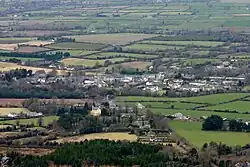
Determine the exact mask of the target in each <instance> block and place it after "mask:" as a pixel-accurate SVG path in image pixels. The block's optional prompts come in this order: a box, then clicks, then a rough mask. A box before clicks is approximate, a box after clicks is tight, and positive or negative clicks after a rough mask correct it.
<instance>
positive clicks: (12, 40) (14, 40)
mask: <svg viewBox="0 0 250 167" xmlns="http://www.w3.org/2000/svg"><path fill="white" fill-rule="evenodd" d="M32 40H34V38H11V37H10V38H0V44H17V43H24V42H28V41H32Z"/></svg>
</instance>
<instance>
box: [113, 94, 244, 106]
mask: <svg viewBox="0 0 250 167" xmlns="http://www.w3.org/2000/svg"><path fill="white" fill-rule="evenodd" d="M248 95H249V94H248V93H226V94H214V95H207V96H197V97H187V98H168V97H143V96H119V97H117V99H116V100H117V101H138V102H140V101H186V102H196V103H207V104H219V103H221V102H227V101H231V100H235V99H239V98H243V97H245V96H248Z"/></svg>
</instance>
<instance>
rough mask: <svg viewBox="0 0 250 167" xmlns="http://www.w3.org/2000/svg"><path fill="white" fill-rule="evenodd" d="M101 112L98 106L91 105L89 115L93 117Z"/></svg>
mask: <svg viewBox="0 0 250 167" xmlns="http://www.w3.org/2000/svg"><path fill="white" fill-rule="evenodd" d="M101 114H102V111H101V109H100V107H94V106H92V110H91V111H90V115H92V116H94V117H99V116H100V115H101Z"/></svg>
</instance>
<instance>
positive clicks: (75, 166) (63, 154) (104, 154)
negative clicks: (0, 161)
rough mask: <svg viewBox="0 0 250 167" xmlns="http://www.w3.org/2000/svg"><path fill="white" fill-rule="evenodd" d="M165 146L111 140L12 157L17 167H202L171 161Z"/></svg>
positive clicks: (184, 161) (65, 146) (194, 163)
mask: <svg viewBox="0 0 250 167" xmlns="http://www.w3.org/2000/svg"><path fill="white" fill-rule="evenodd" d="M162 149H163V146H162V145H149V144H142V143H137V142H132V143H130V142H121V141H117V142H115V141H109V140H94V141H85V142H80V143H68V144H64V145H63V146H62V147H60V148H58V149H57V150H56V151H55V152H53V153H51V154H49V155H45V156H41V157H38V156H31V155H27V156H20V155H18V154H16V153H11V154H9V157H11V159H12V160H13V161H11V162H10V164H11V165H12V166H14V167H17V166H18V167H34V166H36V167H48V166H49V164H50V163H51V162H53V163H54V164H55V165H71V166H72V167H81V166H101V165H112V166H133V165H139V166H143V167H149V166H163V167H167V166H175V167H185V166H190V167H191V166H196V165H197V164H199V163H198V162H195V161H193V160H191V159H189V158H178V157H176V156H173V157H171V158H170V156H168V154H167V153H166V152H162V151H161V150H162Z"/></svg>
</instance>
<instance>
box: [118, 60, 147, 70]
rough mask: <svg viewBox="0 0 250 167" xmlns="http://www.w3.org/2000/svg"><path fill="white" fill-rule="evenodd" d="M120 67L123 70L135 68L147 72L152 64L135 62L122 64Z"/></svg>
mask: <svg viewBox="0 0 250 167" xmlns="http://www.w3.org/2000/svg"><path fill="white" fill-rule="evenodd" d="M119 65H120V66H122V67H123V68H134V69H136V68H138V69H141V70H145V69H147V68H148V67H149V66H150V65H151V62H146V61H134V62H127V63H121V64H119Z"/></svg>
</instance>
